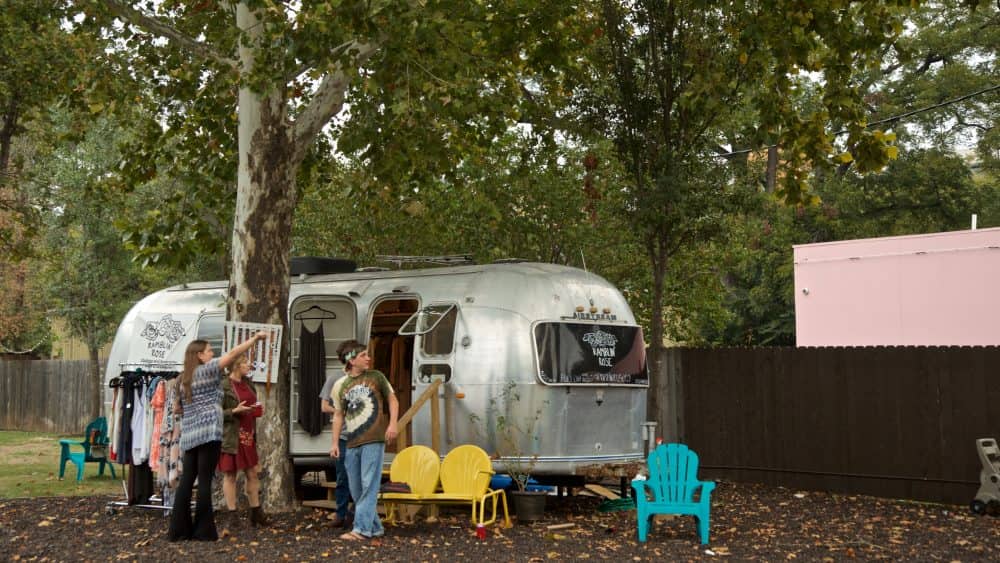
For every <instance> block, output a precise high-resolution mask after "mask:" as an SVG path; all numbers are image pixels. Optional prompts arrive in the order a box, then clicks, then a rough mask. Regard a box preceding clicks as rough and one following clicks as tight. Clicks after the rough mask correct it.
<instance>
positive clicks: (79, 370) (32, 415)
mask: <svg viewBox="0 0 1000 563" xmlns="http://www.w3.org/2000/svg"><path fill="white" fill-rule="evenodd" d="M88 370H89V361H88V360H72V361H69V360H67V361H63V360H32V361H28V360H18V361H4V362H0V406H2V408H3V412H2V413H0V429H2V430H23V431H32V432H53V433H59V434H77V433H81V432H83V429H84V428H85V427H86V425H87V423H88V422H90V419H91V416H90V413H89V412H88V410H89V408H90V407H89V397H90V394H89V386H90V382H89V380H88V379H87V378H88Z"/></svg>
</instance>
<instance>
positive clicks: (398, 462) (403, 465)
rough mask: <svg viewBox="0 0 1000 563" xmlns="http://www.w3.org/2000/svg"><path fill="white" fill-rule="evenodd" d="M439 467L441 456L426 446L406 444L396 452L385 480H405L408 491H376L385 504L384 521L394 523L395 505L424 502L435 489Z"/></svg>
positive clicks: (403, 481)
mask: <svg viewBox="0 0 1000 563" xmlns="http://www.w3.org/2000/svg"><path fill="white" fill-rule="evenodd" d="M440 467H441V458H440V457H438V454H437V452H435V451H434V450H432V449H430V448H428V447H427V446H419V445H418V446H410V447H408V448H405V449H404V450H403V451H401V452H399V453H398V454H396V457H394V458H393V460H392V465H391V466H390V467H389V480H390V481H392V482H394V483H406V484H407V485H408V486H409V487H410V492H408V493H399V492H383V493H381V494H380V497H379V498H380V499H381V500H382V503H383V504H384V505H385V519H386V522H389V523H394V522H395V519H396V512H397V506H398V505H400V504H420V503H423V502H426V501H425V499H426V498H427V497H428V496H429V495H433V494H434V492H435V491H437V488H438V473H439V471H440Z"/></svg>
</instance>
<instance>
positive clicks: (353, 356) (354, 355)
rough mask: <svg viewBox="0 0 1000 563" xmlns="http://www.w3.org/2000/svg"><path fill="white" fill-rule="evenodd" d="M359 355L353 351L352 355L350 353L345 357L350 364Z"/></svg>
mask: <svg viewBox="0 0 1000 563" xmlns="http://www.w3.org/2000/svg"><path fill="white" fill-rule="evenodd" d="M357 355H358V351H357V350H352V351H351V352H350V353H348V354H347V355H346V356H344V358H345V359H346V360H347V361H348V362H349V361H351V360H353V359H354V358H356V357H357Z"/></svg>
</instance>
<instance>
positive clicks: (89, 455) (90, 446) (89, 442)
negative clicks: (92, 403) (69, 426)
mask: <svg viewBox="0 0 1000 563" xmlns="http://www.w3.org/2000/svg"><path fill="white" fill-rule="evenodd" d="M109 444H110V440H109V439H108V421H107V419H106V418H104V417H103V416H99V417H97V418H95V419H94V421H93V422H91V423H90V424H88V425H87V429H86V430H85V431H84V432H83V440H82V441H81V440H70V439H65V438H64V439H62V440H59V448H60V453H59V478H60V479H62V478H63V475H65V474H66V462H67V461H68V462H70V463H72V464H74V465H76V480H77V481H81V480H83V464H84V463H100V464H101V467H100V469H98V470H97V474H98V475H100V476H103V475H104V465H105V464H107V466H108V467H110V468H111V477H112V478H117V477H118V476H117V475H115V466H114V464H113V463H111V461H110V460H108V445H109ZM76 447H79V448H82V449H83V451H80V452H77V451H73V449H74V448H76Z"/></svg>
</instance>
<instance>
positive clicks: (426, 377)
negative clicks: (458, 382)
mask: <svg viewBox="0 0 1000 563" xmlns="http://www.w3.org/2000/svg"><path fill="white" fill-rule="evenodd" d="M435 379H441V380H442V381H444V382H445V383H447V382H449V381H451V366H449V365H448V364H424V365H422V366H420V383H431V382H433V381H434V380H435Z"/></svg>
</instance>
